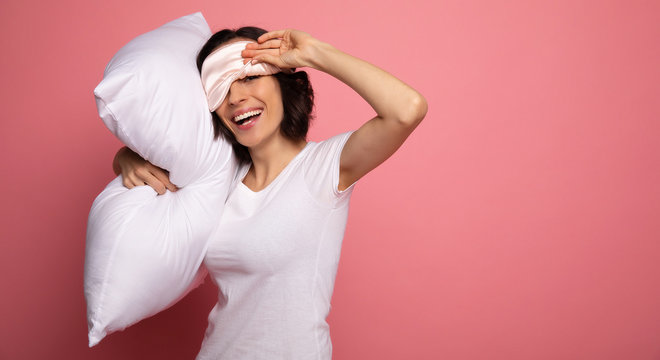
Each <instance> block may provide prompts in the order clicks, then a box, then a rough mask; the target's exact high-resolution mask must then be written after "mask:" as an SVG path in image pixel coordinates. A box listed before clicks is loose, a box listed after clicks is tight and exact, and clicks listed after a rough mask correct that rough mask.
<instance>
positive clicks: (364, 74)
mask: <svg viewBox="0 0 660 360" xmlns="http://www.w3.org/2000/svg"><path fill="white" fill-rule="evenodd" d="M258 42H259V43H258V44H249V45H248V46H247V48H246V50H245V51H243V56H244V57H245V58H246V61H254V62H268V63H271V64H273V65H276V66H279V67H281V68H296V67H302V66H307V67H311V68H314V69H317V70H320V71H323V72H325V73H327V74H329V75H331V76H333V77H335V78H337V79H338V80H340V81H342V82H343V83H345V84H346V85H348V86H350V87H351V88H352V89H353V90H355V91H356V92H357V93H358V94H359V95H360V96H361V97H362V98H363V99H365V100H366V101H367V102H368V103H369V105H371V107H372V108H373V109H374V111H375V112H376V114H377V115H376V117H374V118H372V119H371V120H369V121H367V122H366V123H364V124H363V125H362V126H361V127H360V128H359V129H358V130H356V131H355V132H354V133H353V134H352V135H351V137H350V138H349V139H348V141H347V143H346V145H345V146H344V150H343V151H342V154H341V161H340V166H341V168H340V179H339V189H340V190H343V189H345V188H347V187H348V186H350V185H351V184H352V183H354V182H355V181H357V180H358V179H360V178H361V177H362V176H364V175H365V174H367V173H368V172H369V171H371V170H373V169H374V168H375V167H376V166H378V165H380V164H381V163H382V162H383V161H385V160H386V159H387V158H389V157H390V156H391V155H392V154H393V153H394V152H395V151H396V150H397V149H398V148H399V147H400V146H401V144H403V142H404V141H405V140H406V138H407V137H408V135H410V133H411V132H412V131H413V130H414V129H415V127H417V125H418V124H419V123H420V121H422V119H423V118H424V116H426V111H427V103H426V100H425V99H424V97H423V96H422V95H421V94H420V93H418V92H417V91H415V90H414V89H413V88H411V87H410V86H408V85H406V84H405V83H404V82H403V81H401V80H399V79H397V78H395V77H394V76H392V75H390V74H389V73H387V72H386V71H384V70H382V69H380V68H378V67H376V66H374V65H372V64H370V63H368V62H366V61H364V60H361V59H358V58H356V57H354V56H351V55H349V54H346V53H344V52H342V51H340V50H338V49H336V48H334V47H333V46H331V45H330V44H327V43H324V42H321V41H319V40H317V39H315V38H313V37H312V36H310V35H309V34H307V33H304V32H302V31H298V30H279V31H272V32H269V33H266V34H264V35H262V36H261V37H259V39H258Z"/></svg>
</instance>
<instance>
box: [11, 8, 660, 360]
mask: <svg viewBox="0 0 660 360" xmlns="http://www.w3.org/2000/svg"><path fill="white" fill-rule="evenodd" d="M431 3H433V4H434V5H431ZM659 4H660V3H659V2H657V1H641V0H639V1H624V0H621V1H597V2H596V1H574V0H570V1H568V0H566V1H543V2H540V1H506V0H505V1H459V0H454V1H438V2H434V1H423V0H412V1H404V2H392V1H375V0H370V1H366V2H357V3H354V2H353V1H349V0H340V1H338V2H337V1H324V2H311V1H307V0H305V1H302V0H301V1H290V0H284V1H277V2H273V1H268V2H266V1H260V2H257V3H255V2H238V1H236V2H233V3H228V2H220V1H213V2H212V1H194V0H193V1H168V2H163V1H160V0H158V1H156V0H151V1H142V2H139V3H135V2H134V1H126V0H121V1H86V0H61V1H42V2H41V3H34V2H25V1H19V0H4V1H3V2H2V5H0V20H1V21H0V29H1V30H2V36H1V41H2V43H1V47H0V48H1V49H2V56H0V64H1V66H0V71H1V72H2V76H1V79H2V87H1V88H0V91H1V94H0V95H1V96H0V99H1V100H0V101H1V102H2V106H1V109H2V121H1V122H0V154H2V158H1V159H2V162H1V163H0V165H1V168H2V177H1V180H0V181H1V186H0V189H2V191H3V194H2V201H1V202H0V209H1V214H0V215H1V216H0V229H2V230H1V232H2V241H1V245H0V246H1V248H0V274H2V276H1V277H0V289H2V296H0V358H1V359H52V358H57V359H190V358H192V357H193V356H194V354H196V352H197V350H198V348H199V345H200V343H201V339H202V335H203V332H204V329H205V325H206V315H207V313H208V311H209V310H210V307H211V306H212V304H213V302H214V300H215V299H214V291H215V289H214V288H213V286H212V285H211V284H210V282H207V284H206V285H205V286H203V287H202V288H200V289H199V290H196V291H195V292H194V293H192V294H191V295H190V296H189V297H188V298H186V299H184V300H183V301H182V302H181V303H179V304H177V305H176V306H174V307H173V308H171V309H169V310H167V311H166V312H164V313H162V314H160V315H158V316H156V317H154V318H151V319H148V320H146V321H143V322H142V323H140V324H138V325H136V326H134V327H132V328H130V329H129V330H127V331H125V332H122V333H118V334H114V335H111V336H110V337H109V338H107V339H106V340H104V341H103V342H102V343H101V344H100V345H99V346H98V347H96V348H93V349H88V348H87V337H86V326H87V325H86V321H85V303H84V298H83V289H82V282H83V253H84V237H85V226H86V220H87V213H88V211H89V208H90V205H91V203H92V200H93V199H94V197H95V196H96V194H97V193H99V192H100V191H101V189H103V187H104V186H105V184H106V183H107V182H109V181H110V180H111V178H112V177H113V175H112V172H111V166H110V163H111V159H112V156H113V154H114V152H115V151H116V149H117V148H118V147H119V143H118V142H117V141H116V140H115V139H114V138H113V137H112V135H111V134H110V133H109V131H107V130H106V129H105V128H104V126H103V124H102V122H101V120H100V119H99V118H98V116H97V114H96V108H95V105H94V100H93V96H92V89H93V88H94V86H95V85H96V84H97V83H98V82H99V80H100V79H101V76H102V72H103V68H104V66H105V64H106V62H107V61H108V60H109V59H110V57H111V56H112V55H113V54H114V52H116V51H117V50H118V49H119V48H120V47H121V46H122V45H123V44H124V43H126V42H127V41H128V40H130V39H131V38H132V37H134V36H136V35H138V34H140V33H143V32H145V31H148V30H150V29H153V28H155V27H157V26H159V25H161V24H163V23H164V22H166V21H169V20H171V19H174V18H176V17H179V16H182V15H185V14H188V13H192V12H195V11H198V10H201V11H203V12H204V14H205V16H206V18H207V20H208V21H209V23H210V24H212V25H214V28H215V29H220V28H223V27H235V26H240V25H248V24H256V25H258V26H262V27H266V28H270V29H275V28H281V27H285V26H289V27H296V28H300V29H303V30H306V31H308V32H310V33H312V34H313V35H315V36H317V37H319V38H321V39H323V40H325V41H328V42H330V43H332V44H335V45H336V46H337V47H339V48H341V49H343V50H345V51H347V52H350V53H352V54H355V55H357V56H359V57H362V58H365V59H367V60H370V61H372V62H374V63H376V64H378V65H380V66H382V67H383V68H385V69H387V70H388V71H390V72H392V73H393V74H395V75H397V76H400V77H401V78H402V79H404V80H406V81H407V82H409V83H410V84H411V85H413V86H414V87H416V88H417V89H419V90H420V91H421V92H422V93H423V94H425V95H426V97H427V99H428V101H429V104H430V111H429V114H428V116H427V118H426V120H425V121H424V122H423V123H422V125H421V126H420V128H419V129H418V130H417V132H416V133H414V134H413V135H412V137H411V138H410V141H409V142H408V143H407V144H406V145H405V146H404V147H403V148H402V149H401V151H400V152H399V153H397V154H396V155H395V156H394V157H393V158H392V159H390V160H389V161H388V162H387V163H386V164H384V165H383V166H382V167H380V168H379V169H377V170H375V171H374V172H373V173H371V174H370V175H368V176H367V177H366V178H365V179H363V181H361V184H359V186H358V188H357V190H356V192H355V194H354V198H353V207H352V210H351V216H350V220H349V225H348V230H347V235H346V238H345V242H344V244H345V246H344V249H343V253H342V260H341V264H340V268H339V274H338V279H337V286H336V290H335V294H334V298H333V311H332V313H331V316H330V323H331V330H332V336H333V340H334V354H335V356H334V358H335V359H337V360H345V359H349V360H350V359H382V360H386V359H458V360H463V359H491V360H492V359H507V360H511V359H599V360H602V359H659V358H660V337H659V334H660V286H659V285H660V241H659V240H660V169H659V163H660V161H659V159H660V145H659V143H660V141H659V140H660V138H659V134H660V66H659V64H660V41H658V39H660V19H659V18H658V14H659V13H660V5H659ZM312 77H313V81H314V85H315V88H316V91H317V93H318V106H317V113H318V119H317V120H316V124H315V127H314V129H313V130H312V133H311V135H312V136H311V137H312V139H319V138H324V137H327V136H329V135H332V134H335V133H338V132H342V131H345V130H348V129H353V128H355V127H357V126H358V125H359V124H360V122H361V121H363V120H366V119H368V118H369V117H370V116H371V114H372V113H371V110H370V109H369V108H368V106H367V105H366V104H365V103H364V102H363V101H362V100H360V99H359V98H358V97H357V96H356V95H354V94H353V93H352V92H351V91H350V89H348V88H347V87H346V86H343V85H342V84H340V83H338V82H337V81H335V80H333V79H330V78H329V77H328V76H326V75H324V74H319V73H313V74H312Z"/></svg>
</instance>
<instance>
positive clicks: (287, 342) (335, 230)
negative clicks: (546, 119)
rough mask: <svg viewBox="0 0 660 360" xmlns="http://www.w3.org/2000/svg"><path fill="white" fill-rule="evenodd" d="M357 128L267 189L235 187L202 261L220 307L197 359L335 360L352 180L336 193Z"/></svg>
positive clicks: (306, 153)
mask: <svg viewBox="0 0 660 360" xmlns="http://www.w3.org/2000/svg"><path fill="white" fill-rule="evenodd" d="M349 136H350V133H345V134H341V135H337V136H335V137H332V138H330V139H328V140H326V141H322V142H319V143H313V142H310V143H308V144H307V146H305V148H304V149H303V150H302V151H301V152H300V153H299V154H298V155H296V157H295V158H294V159H293V160H292V161H291V162H290V163H289V164H288V165H287V166H286V168H284V170H282V172H281V173H280V174H279V175H278V176H277V178H275V180H273V181H272V182H271V183H270V184H269V185H268V186H267V187H266V188H265V189H263V190H261V191H258V192H254V191H252V190H250V189H249V188H248V187H247V186H245V185H244V184H243V183H242V182H241V180H242V179H243V178H244V177H245V174H246V173H247V171H248V169H249V166H243V167H242V168H241V169H240V170H239V172H238V174H237V180H236V182H235V183H236V184H235V187H234V189H233V190H231V192H230V195H229V198H228V199H227V203H226V205H225V210H224V213H223V216H222V219H221V221H220V225H219V227H218V229H217V232H216V233H215V235H214V236H213V238H212V240H211V242H210V245H209V248H208V252H207V255H206V258H205V260H204V262H205V264H206V267H207V268H208V270H209V273H210V275H211V276H212V278H213V279H214V281H215V283H216V284H217V285H218V287H219V294H218V303H217V304H216V305H215V307H214V308H213V310H212V311H211V313H210V314H209V326H208V329H207V330H206V335H205V337H204V341H203V343H202V349H201V351H200V353H199V354H198V356H197V359H198V360H204V359H213V360H219V359H227V360H244V359H263V360H278V359H295V360H305V359H315V360H329V359H331V354H332V344H331V342H330V332H329V328H328V324H327V323H326V321H325V318H326V316H327V315H328V312H329V311H330V298H331V296H332V290H333V287H334V281H335V275H336V273H337V265H338V262H339V254H340V249H341V242H342V239H343V237H344V230H345V228H346V219H347V216H348V205H349V199H350V195H351V191H352V189H353V185H351V186H350V187H349V188H348V189H346V190H344V191H338V190H337V186H338V184H339V159H340V155H341V151H342V149H343V147H344V144H345V143H346V140H347V139H348V137H349Z"/></svg>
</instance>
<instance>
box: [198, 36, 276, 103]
mask: <svg viewBox="0 0 660 360" xmlns="http://www.w3.org/2000/svg"><path fill="white" fill-rule="evenodd" d="M253 42H254V41H237V42H234V43H231V44H229V45H225V46H223V47H220V48H218V49H216V50H214V51H213V52H212V53H211V54H209V56H208V57H207V58H206V59H205V60H204V63H203V64H202V85H203V86H204V91H206V99H207V100H208V103H209V110H210V111H215V110H216V109H217V108H219V107H220V104H222V102H223V101H224V100H225V97H226V96H227V93H228V92H229V88H230V87H231V84H232V83H233V82H234V81H236V80H238V79H242V78H244V77H246V76H256V75H272V74H275V73H278V72H280V71H282V70H281V69H280V68H278V67H277V66H274V65H271V64H267V63H258V64H252V63H249V62H248V63H247V64H243V57H242V56H241V51H243V50H244V49H245V45H247V44H249V43H253Z"/></svg>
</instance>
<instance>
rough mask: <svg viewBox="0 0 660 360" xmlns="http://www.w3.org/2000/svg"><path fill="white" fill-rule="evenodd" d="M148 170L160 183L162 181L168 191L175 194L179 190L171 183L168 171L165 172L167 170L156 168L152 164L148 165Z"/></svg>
mask: <svg viewBox="0 0 660 360" xmlns="http://www.w3.org/2000/svg"><path fill="white" fill-rule="evenodd" d="M147 169H149V171H150V172H151V174H152V175H153V176H155V177H156V179H157V180H158V181H160V182H161V183H162V184H163V185H165V187H166V188H167V190H169V191H172V192H175V191H177V190H179V189H178V188H177V187H176V185H174V184H172V183H171V182H170V178H169V173H168V172H167V171H165V170H163V169H161V168H159V167H157V166H155V165H153V164H151V163H147Z"/></svg>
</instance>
